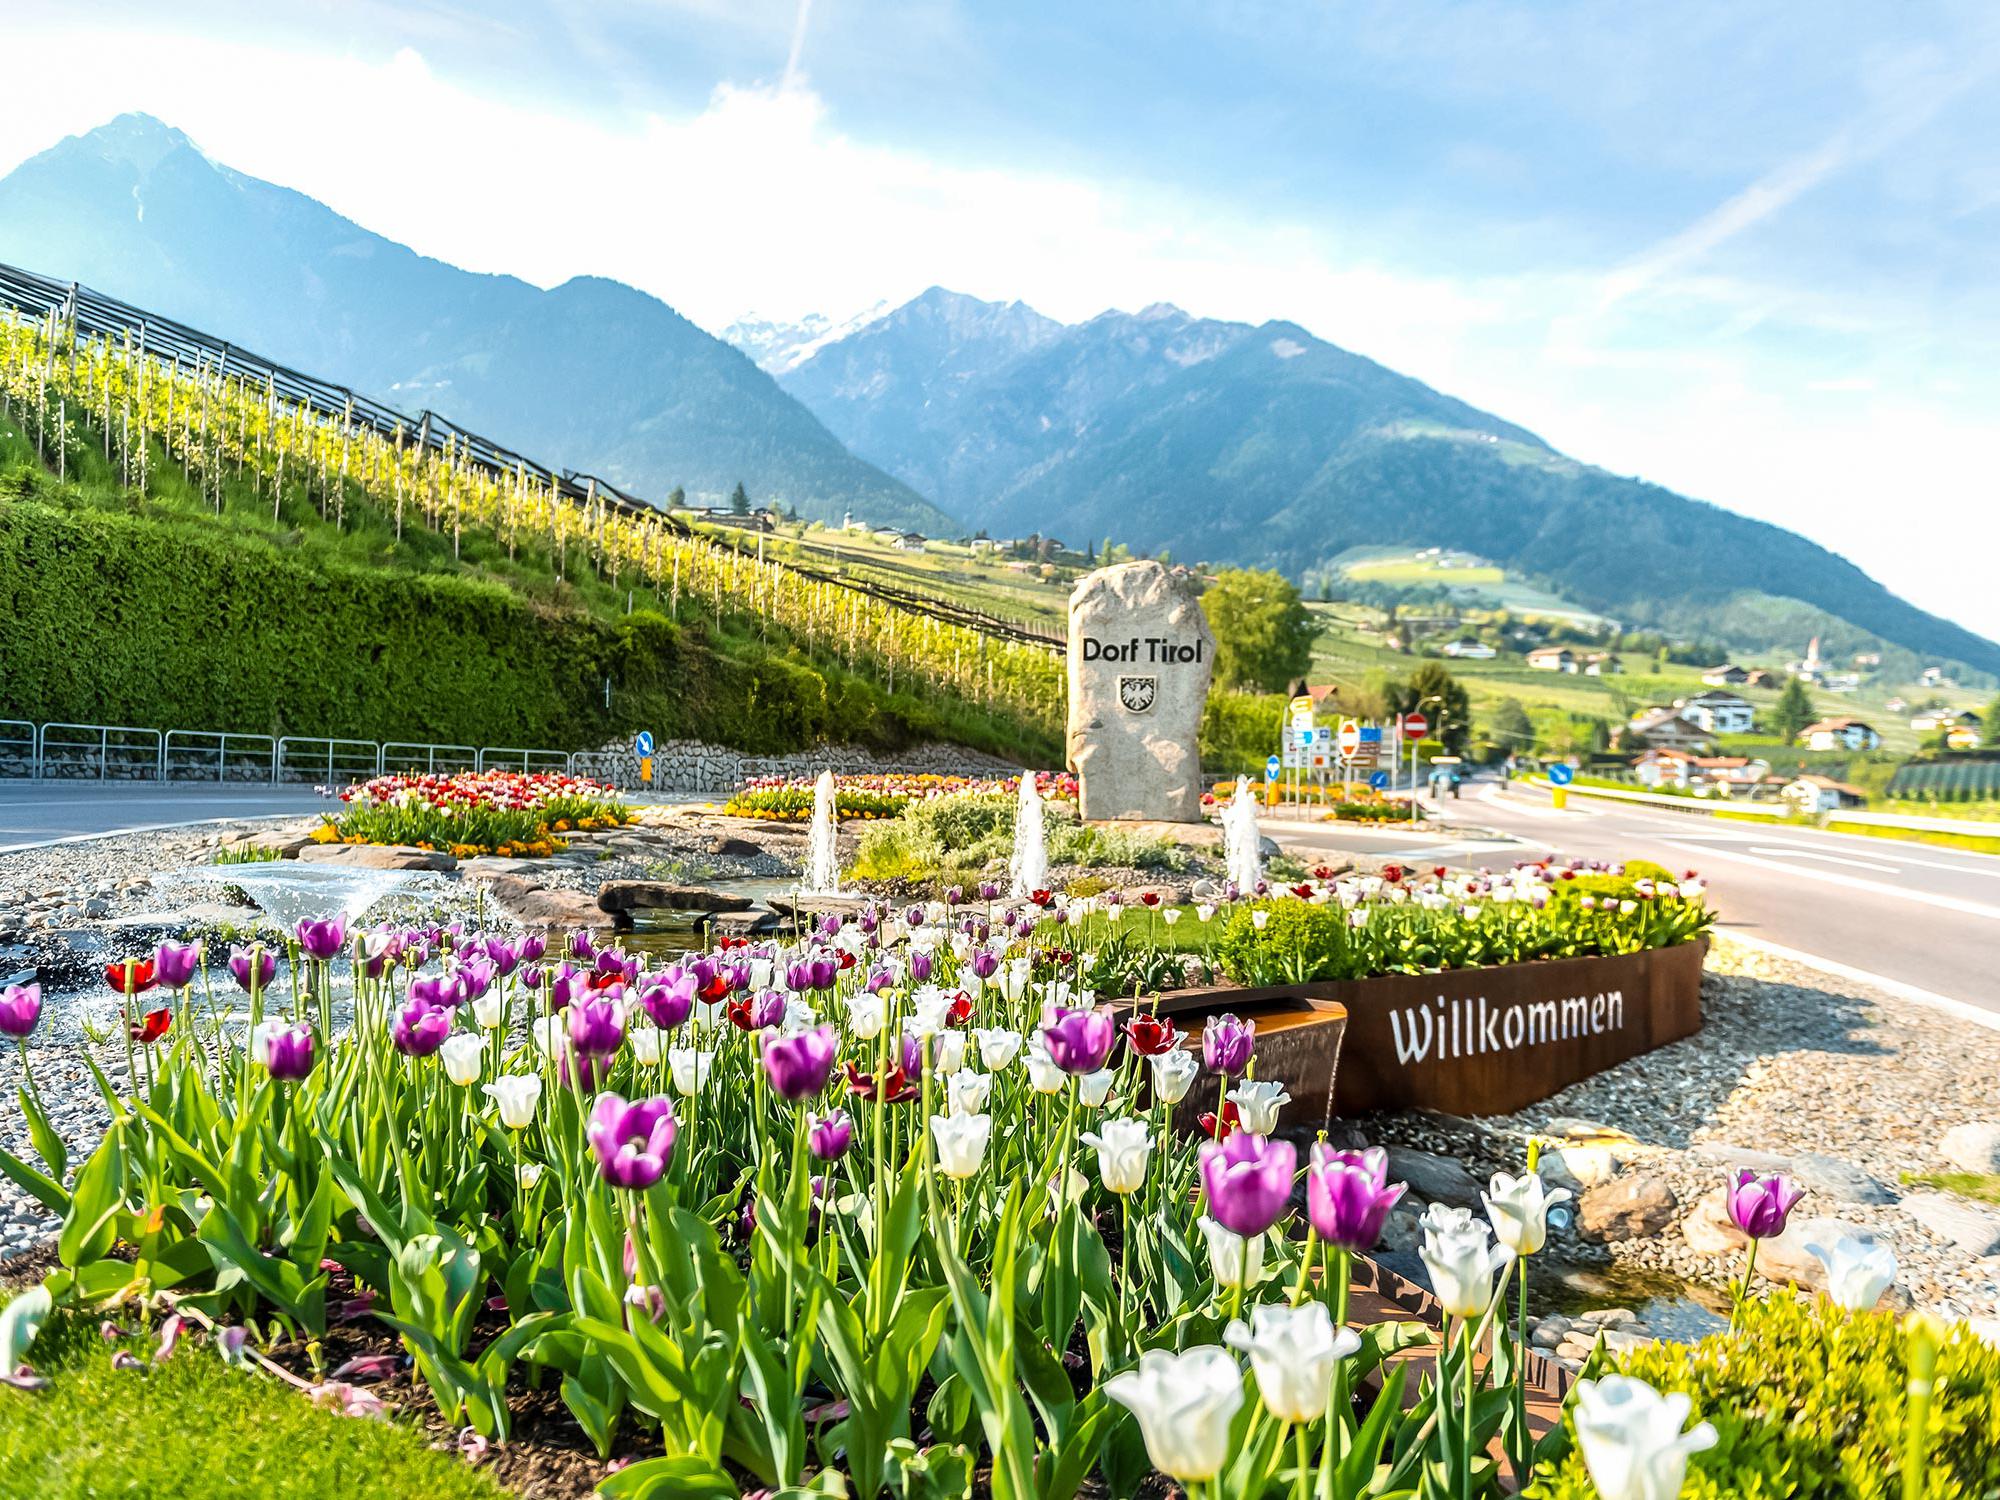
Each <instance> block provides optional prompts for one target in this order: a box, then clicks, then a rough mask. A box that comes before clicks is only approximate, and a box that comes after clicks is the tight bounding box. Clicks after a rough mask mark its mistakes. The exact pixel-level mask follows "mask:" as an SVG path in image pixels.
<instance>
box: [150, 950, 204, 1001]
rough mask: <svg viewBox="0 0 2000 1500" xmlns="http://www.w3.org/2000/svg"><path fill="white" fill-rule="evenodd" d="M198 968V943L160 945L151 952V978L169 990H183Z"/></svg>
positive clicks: (199, 962) (199, 951)
mask: <svg viewBox="0 0 2000 1500" xmlns="http://www.w3.org/2000/svg"><path fill="white" fill-rule="evenodd" d="M200 967H201V944H200V943H162V944H160V946H159V947H158V948H156V949H154V950H153V978H154V979H155V980H156V981H157V982H158V983H160V984H163V985H165V986H166V987H167V988H168V989H170V990H178V989H185V988H186V987H187V985H188V983H189V981H191V980H192V979H193V978H194V974H195V970H197V969H199V968H200Z"/></svg>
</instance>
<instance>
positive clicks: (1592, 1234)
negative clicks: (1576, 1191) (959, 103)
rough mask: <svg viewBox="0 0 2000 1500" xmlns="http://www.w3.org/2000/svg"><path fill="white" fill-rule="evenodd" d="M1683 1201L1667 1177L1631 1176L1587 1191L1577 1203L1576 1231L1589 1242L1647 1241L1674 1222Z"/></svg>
mask: <svg viewBox="0 0 2000 1500" xmlns="http://www.w3.org/2000/svg"><path fill="white" fill-rule="evenodd" d="M1678 1212H1680V1200H1679V1199H1678V1198H1676V1197H1675V1196H1674V1190H1673V1188H1672V1187H1671V1186H1669V1185H1668V1183H1667V1182H1666V1180H1665V1179H1664V1178H1660V1177H1652V1176H1648V1175H1646V1174H1645V1173H1636V1172H1635V1173H1632V1174H1629V1175H1627V1176H1624V1177H1620V1178H1618V1179H1616V1180H1615V1181H1612V1182H1607V1183H1603V1184H1601V1185H1599V1186H1597V1187H1593V1188H1591V1189H1589V1190H1588V1191H1586V1192H1585V1193H1584V1194H1583V1196H1582V1198H1581V1199H1580V1200H1579V1201H1578V1203H1577V1221H1576V1222H1577V1232H1578V1233H1579V1234H1581V1235H1582V1236H1583V1238H1585V1239H1587V1240H1595V1241H1599V1242H1603V1241H1611V1240H1637V1239H1645V1238H1648V1237H1650V1236H1652V1235H1656V1234H1658V1233H1659V1232H1660V1231H1661V1230H1663V1229H1665V1228H1666V1227H1667V1226H1668V1225H1669V1224H1671V1223H1673V1222H1674V1215H1675V1214H1676V1213H1678Z"/></svg>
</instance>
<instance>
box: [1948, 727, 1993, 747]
mask: <svg viewBox="0 0 2000 1500" xmlns="http://www.w3.org/2000/svg"><path fill="white" fill-rule="evenodd" d="M1983 743H1985V736H1984V735H1982V734H1981V733H1980V732H1979V726H1978V725H1977V724H1954V725H1952V726H1951V728H1949V729H1947V730H1946V731H1945V732H1944V747H1945V749H1947V750H1977V749H1978V748H1979V747H1980V745H1982V744H1983Z"/></svg>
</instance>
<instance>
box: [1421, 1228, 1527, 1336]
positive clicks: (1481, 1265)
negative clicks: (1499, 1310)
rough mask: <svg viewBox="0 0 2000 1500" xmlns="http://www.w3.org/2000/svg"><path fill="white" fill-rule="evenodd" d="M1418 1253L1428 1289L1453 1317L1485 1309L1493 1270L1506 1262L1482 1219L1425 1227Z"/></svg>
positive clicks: (1490, 1298) (1474, 1316) (1474, 1315)
mask: <svg viewBox="0 0 2000 1500" xmlns="http://www.w3.org/2000/svg"><path fill="white" fill-rule="evenodd" d="M1468 1217H1469V1216H1468ZM1417 1253H1418V1254H1419V1255H1421V1256H1422V1257H1423V1261H1424V1266H1425V1268H1426V1269H1428V1270H1429V1271H1430V1273H1431V1290H1432V1291H1434V1292H1435V1293H1437V1299H1438V1301H1439V1302H1441V1303H1443V1304H1444V1310H1445V1311H1446V1312H1448V1313H1450V1314H1451V1315H1452V1316H1453V1317H1454V1318H1476V1317H1478V1316H1479V1315H1480V1314H1481V1313H1483V1312H1485V1311H1486V1308H1487V1305H1488V1304H1489V1303H1491V1302H1492V1300H1493V1273H1494V1272H1496V1271H1498V1270H1499V1269H1500V1267H1502V1266H1503V1265H1505V1264H1506V1263H1507V1251H1506V1250H1505V1249H1503V1248H1502V1247H1501V1246H1499V1245H1496V1244H1494V1243H1493V1231H1492V1230H1491V1229H1490V1228H1488V1227H1487V1225H1486V1224H1485V1222H1484V1221H1481V1220H1474V1221H1472V1222H1470V1223H1468V1224H1467V1225H1466V1226H1465V1227H1464V1228H1462V1229H1461V1228H1457V1227H1452V1228H1446V1229H1431V1228H1426V1229H1425V1231H1424V1243H1423V1247H1422V1248H1421V1249H1420V1250H1419V1251H1418V1252H1417Z"/></svg>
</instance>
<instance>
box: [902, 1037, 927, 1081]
mask: <svg viewBox="0 0 2000 1500" xmlns="http://www.w3.org/2000/svg"><path fill="white" fill-rule="evenodd" d="M897 1061H898V1063H899V1064H900V1065H901V1067H902V1069H903V1071H904V1072H905V1073H907V1074H908V1075H909V1076H910V1077H912V1078H916V1077H919V1076H921V1075H922V1073H923V1071H924V1044H923V1043H922V1042H920V1041H918V1040H917V1039H916V1038H915V1037H913V1036H910V1035H908V1034H907V1033H905V1035H904V1037H903V1046H902V1050H901V1055H900V1056H899V1057H898V1059H897Z"/></svg>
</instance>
